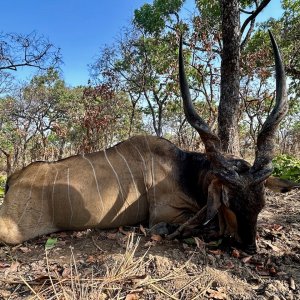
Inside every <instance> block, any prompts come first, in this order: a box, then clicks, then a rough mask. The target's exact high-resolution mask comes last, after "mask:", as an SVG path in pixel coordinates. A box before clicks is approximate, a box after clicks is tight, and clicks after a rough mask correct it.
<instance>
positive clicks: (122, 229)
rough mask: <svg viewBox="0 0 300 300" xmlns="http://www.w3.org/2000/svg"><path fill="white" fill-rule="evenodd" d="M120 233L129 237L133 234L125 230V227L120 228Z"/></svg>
mask: <svg viewBox="0 0 300 300" xmlns="http://www.w3.org/2000/svg"><path fill="white" fill-rule="evenodd" d="M119 232H121V233H122V234H124V235H126V236H128V235H130V234H131V232H130V231H126V230H124V228H123V226H120V227H119Z"/></svg>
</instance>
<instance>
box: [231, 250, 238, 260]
mask: <svg viewBox="0 0 300 300" xmlns="http://www.w3.org/2000/svg"><path fill="white" fill-rule="evenodd" d="M231 254H232V256H233V257H235V258H239V257H240V252H239V250H237V249H233V250H232V253H231Z"/></svg>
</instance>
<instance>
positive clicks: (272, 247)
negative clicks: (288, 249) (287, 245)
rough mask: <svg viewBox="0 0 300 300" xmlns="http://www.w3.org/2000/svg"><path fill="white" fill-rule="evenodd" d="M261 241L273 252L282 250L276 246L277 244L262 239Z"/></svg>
mask: <svg viewBox="0 0 300 300" xmlns="http://www.w3.org/2000/svg"><path fill="white" fill-rule="evenodd" d="M263 243H264V244H265V245H267V246H268V247H269V248H271V249H272V250H273V251H275V252H282V250H281V249H280V248H278V247H277V246H275V245H273V244H272V243H270V242H268V241H263Z"/></svg>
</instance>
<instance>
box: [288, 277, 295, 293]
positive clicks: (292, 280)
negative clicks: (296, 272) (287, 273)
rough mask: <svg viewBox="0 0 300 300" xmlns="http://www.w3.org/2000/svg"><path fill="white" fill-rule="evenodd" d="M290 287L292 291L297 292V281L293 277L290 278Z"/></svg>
mask: <svg viewBox="0 0 300 300" xmlns="http://www.w3.org/2000/svg"><path fill="white" fill-rule="evenodd" d="M289 287H290V289H291V290H293V291H295V290H296V284H295V280H294V279H293V277H290V278H289Z"/></svg>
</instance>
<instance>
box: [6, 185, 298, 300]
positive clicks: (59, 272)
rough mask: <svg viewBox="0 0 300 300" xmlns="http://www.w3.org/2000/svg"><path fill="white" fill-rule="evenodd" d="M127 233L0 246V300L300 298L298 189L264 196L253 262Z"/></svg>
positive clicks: (197, 243)
mask: <svg viewBox="0 0 300 300" xmlns="http://www.w3.org/2000/svg"><path fill="white" fill-rule="evenodd" d="M132 231H133V229H132V230H131V231H130V230H129V231H124V230H123V229H121V230H119V231H116V230H115V231H101V232H97V231H91V230H88V231H84V232H67V233H64V232H63V233H58V234H53V235H51V237H52V238H57V242H56V243H55V244H54V245H53V248H52V249H48V250H47V251H45V243H46V241H47V239H48V238H49V236H45V237H40V238H38V239H35V240H33V241H29V242H26V243H23V244H21V245H18V246H15V247H8V246H3V247H1V248H0V299H126V300H134V299H273V300H277V299H300V289H299V287H300V191H298V192H291V193H289V194H286V195H284V196H282V195H280V194H273V193H272V194H271V193H270V194H269V195H268V202H267V205H266V207H265V209H264V211H263V212H262V213H261V214H260V218H259V224H258V246H259V251H258V254H256V255H254V256H247V255H246V254H244V253H242V252H241V251H238V250H236V249H231V250H229V251H224V250H220V249H217V248H213V246H216V243H215V244H214V243H210V244H205V243H204V242H203V241H202V240H201V239H200V238H196V239H192V238H191V239H187V240H185V241H176V240H175V241H166V240H161V238H160V237H159V236H152V237H151V236H148V235H147V236H146V237H145V236H144V234H143V231H144V228H143V227H142V228H136V229H135V230H134V231H135V233H134V234H132V233H131V232H132Z"/></svg>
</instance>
